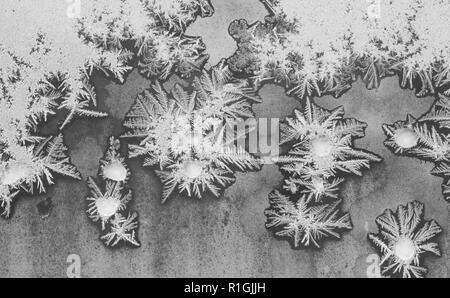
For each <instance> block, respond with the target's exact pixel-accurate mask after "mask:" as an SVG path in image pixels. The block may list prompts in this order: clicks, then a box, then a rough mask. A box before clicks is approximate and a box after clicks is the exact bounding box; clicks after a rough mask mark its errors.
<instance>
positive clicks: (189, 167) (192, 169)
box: [182, 161, 203, 179]
mask: <svg viewBox="0 0 450 298" xmlns="http://www.w3.org/2000/svg"><path fill="white" fill-rule="evenodd" d="M182 173H183V175H184V176H185V177H187V178H189V179H195V178H198V177H200V176H201V174H202V173H203V166H202V164H201V163H200V162H198V161H188V162H186V163H185V164H184V165H183V167H182Z"/></svg>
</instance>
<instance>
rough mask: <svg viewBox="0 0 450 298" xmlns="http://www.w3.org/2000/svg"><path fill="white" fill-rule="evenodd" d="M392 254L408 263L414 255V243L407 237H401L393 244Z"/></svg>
mask: <svg viewBox="0 0 450 298" xmlns="http://www.w3.org/2000/svg"><path fill="white" fill-rule="evenodd" d="M394 254H395V255H396V256H397V258H399V259H400V260H402V261H403V262H405V263H409V262H411V261H412V260H413V259H414V256H415V255H416V248H415V245H414V243H413V242H412V241H411V240H410V239H408V238H401V239H399V240H398V242H397V243H396V244H395V246H394Z"/></svg>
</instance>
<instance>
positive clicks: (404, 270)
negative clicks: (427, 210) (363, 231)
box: [368, 201, 442, 278]
mask: <svg viewBox="0 0 450 298" xmlns="http://www.w3.org/2000/svg"><path fill="white" fill-rule="evenodd" d="M376 224H377V226H378V229H379V232H378V234H373V233H371V234H369V236H368V238H369V240H370V241H371V243H372V244H373V245H374V246H375V247H376V249H377V250H378V252H379V254H380V257H381V268H382V274H383V275H385V276H390V277H403V278H413V277H416V278H417V277H424V276H425V274H426V273H427V268H425V267H424V266H423V257H424V256H425V255H427V254H431V255H436V256H441V252H440V249H439V246H438V244H437V243H436V242H435V238H436V236H437V235H439V234H440V233H441V232H442V229H441V227H439V225H438V224H437V223H436V222H435V221H434V220H431V221H426V220H424V206H423V204H422V203H420V202H417V201H414V202H410V203H408V204H407V205H406V206H399V207H398V208H397V210H396V211H395V212H393V211H391V210H389V209H387V210H386V211H384V213H383V214H382V215H380V216H379V217H377V219H376Z"/></svg>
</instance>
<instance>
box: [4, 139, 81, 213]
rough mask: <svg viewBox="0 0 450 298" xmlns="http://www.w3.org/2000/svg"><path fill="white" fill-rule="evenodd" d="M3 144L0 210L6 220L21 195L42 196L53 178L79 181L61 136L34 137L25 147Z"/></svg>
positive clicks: (78, 175)
mask: <svg viewBox="0 0 450 298" xmlns="http://www.w3.org/2000/svg"><path fill="white" fill-rule="evenodd" d="M0 136H3V134H2V131H0ZM3 140H4V141H0V148H1V151H0V153H1V157H2V158H1V160H0V207H1V209H2V215H3V216H5V217H9V216H10V213H11V204H12V202H13V200H14V198H15V197H16V196H17V195H18V194H19V193H20V192H26V193H30V194H33V193H34V191H35V190H37V191H38V192H40V193H43V192H45V191H46V186H47V185H51V184H53V183H54V177H53V175H54V174H58V175H63V176H69V177H72V178H75V179H80V178H81V177H80V174H79V173H78V172H77V170H76V168H75V166H73V165H72V164H71V163H70V160H69V157H68V156H67V152H66V151H67V148H66V146H65V145H64V143H63V137H62V135H59V136H57V137H49V138H47V139H42V138H37V137H36V138H33V139H30V140H29V142H27V143H25V144H21V143H10V142H8V140H7V139H6V138H4V139H3Z"/></svg>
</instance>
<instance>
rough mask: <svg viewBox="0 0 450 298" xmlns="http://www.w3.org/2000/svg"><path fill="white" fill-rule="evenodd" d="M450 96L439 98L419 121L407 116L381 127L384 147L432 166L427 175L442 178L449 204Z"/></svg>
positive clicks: (445, 196)
mask: <svg viewBox="0 0 450 298" xmlns="http://www.w3.org/2000/svg"><path fill="white" fill-rule="evenodd" d="M449 124H450V97H448V96H445V95H443V94H440V95H439V98H438V100H436V102H435V103H434V105H433V106H432V108H431V109H430V111H429V112H428V113H427V114H425V115H424V116H422V117H420V118H419V119H415V118H414V117H413V116H411V115H408V116H407V118H406V120H405V121H397V122H396V123H394V124H392V125H388V124H385V125H383V130H384V132H385V134H386V136H387V137H388V138H387V140H386V141H385V143H384V144H385V145H386V147H388V148H389V149H390V150H391V151H392V152H394V153H395V154H397V155H400V156H408V157H413V158H417V159H420V160H424V161H428V162H432V163H434V165H435V167H434V168H433V170H432V171H431V173H432V174H433V175H435V176H438V177H442V178H443V179H444V183H443V184H442V191H443V194H444V198H445V200H446V201H447V202H450V182H449V181H450V140H449V135H448V132H447V131H448V128H449V127H450V126H449Z"/></svg>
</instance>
